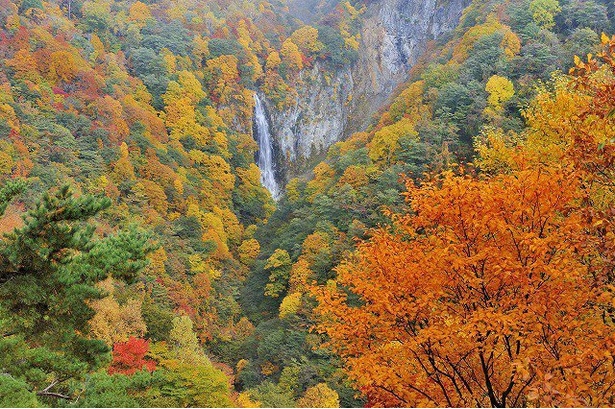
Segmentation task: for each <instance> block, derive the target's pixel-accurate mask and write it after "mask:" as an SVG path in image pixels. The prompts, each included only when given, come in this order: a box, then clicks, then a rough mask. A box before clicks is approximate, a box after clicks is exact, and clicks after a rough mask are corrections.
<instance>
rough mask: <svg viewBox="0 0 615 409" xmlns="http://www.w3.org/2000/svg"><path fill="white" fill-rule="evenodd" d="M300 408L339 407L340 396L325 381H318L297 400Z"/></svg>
mask: <svg viewBox="0 0 615 409" xmlns="http://www.w3.org/2000/svg"><path fill="white" fill-rule="evenodd" d="M297 406H298V407H300V408H339V407H340V397H339V395H338V393H337V392H336V391H334V390H333V389H331V388H329V386H327V384H326V383H319V384H318V385H316V386H312V387H311V388H309V389H308V390H306V391H305V394H304V395H303V396H302V397H301V398H299V400H298V401H297Z"/></svg>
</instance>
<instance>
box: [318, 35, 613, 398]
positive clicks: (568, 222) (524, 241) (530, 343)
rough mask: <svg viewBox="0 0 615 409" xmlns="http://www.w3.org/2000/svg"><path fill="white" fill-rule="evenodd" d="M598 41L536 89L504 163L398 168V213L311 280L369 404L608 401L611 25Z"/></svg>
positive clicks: (334, 344)
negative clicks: (328, 274)
mask: <svg viewBox="0 0 615 409" xmlns="http://www.w3.org/2000/svg"><path fill="white" fill-rule="evenodd" d="M603 43H604V44H605V47H606V50H607V51H606V52H604V53H601V54H599V55H598V57H597V60H596V59H592V58H590V59H589V60H588V62H587V63H584V62H581V61H577V67H576V68H575V69H574V70H573V72H572V73H573V74H574V75H575V77H574V78H573V79H572V82H573V84H574V85H576V86H574V87H570V86H568V87H561V89H559V90H557V91H555V92H554V93H553V94H551V93H548V92H546V91H545V92H544V93H543V94H542V95H540V96H539V97H538V98H537V101H536V102H535V104H534V106H533V107H532V108H531V109H530V110H529V111H528V113H527V118H528V123H529V126H530V128H529V129H528V131H527V132H526V135H525V138H526V139H525V140H524V141H523V142H521V143H520V144H519V145H517V146H515V147H512V148H511V149H510V150H509V151H508V153H507V154H508V155H509V156H508V160H509V165H510V166H509V167H508V168H507V169H505V170H503V171H502V173H500V174H496V175H494V176H492V177H489V178H487V177H485V178H484V179H478V178H475V177H470V176H464V175H462V176H454V175H453V174H452V173H444V174H443V175H440V176H439V177H438V178H435V179H434V180H433V181H430V182H426V183H424V184H423V185H421V186H418V187H417V186H415V185H413V184H412V183H409V184H408V186H407V187H408V193H407V199H408V202H409V204H410V206H411V208H412V210H413V213H411V214H401V215H393V214H392V215H391V217H392V219H393V226H392V227H391V228H388V229H379V230H376V231H374V234H373V237H372V239H371V240H370V241H368V242H365V243H363V244H361V245H360V246H359V248H358V252H357V254H356V255H355V256H354V257H352V258H351V259H350V260H348V262H346V263H345V264H343V265H342V266H341V267H339V268H338V278H337V280H336V281H334V282H333V281H332V282H329V283H328V285H327V286H324V287H320V288H314V289H313V292H314V294H315V295H316V297H317V299H318V301H319V307H318V308H317V310H316V312H317V313H318V314H319V315H320V324H319V326H318V329H319V330H320V331H321V332H323V333H326V334H327V335H328V336H329V337H330V341H329V346H330V347H331V348H333V350H335V351H336V352H337V353H339V354H340V355H341V356H342V358H343V359H344V361H345V369H346V371H347V372H348V374H349V375H350V377H351V378H352V379H353V380H354V381H355V383H356V384H357V386H358V387H360V389H361V390H362V391H363V392H364V393H365V394H366V395H367V397H368V399H369V403H370V404H371V405H374V406H493V407H504V406H517V407H519V406H611V405H613V403H614V402H615V393H614V392H613V390H612V389H613V386H614V385H615V368H614V366H613V362H614V360H615V326H614V325H613V322H614V320H613V317H614V316H615V314H614V311H615V310H614V309H613V307H612V306H613V301H614V297H613V274H612V272H613V270H614V266H615V257H614V255H615V246H614V245H613V243H615V234H614V232H615V229H614V228H613V223H612V221H611V220H612V213H613V208H614V206H613V204H614V202H615V200H614V197H615V194H614V193H615V192H614V189H613V188H614V185H613V183H612V177H611V176H612V172H613V171H612V169H613V167H612V164H613V163H615V162H614V160H615V138H613V129H615V128H614V125H615V121H614V118H613V115H612V114H611V113H612V112H613V111H614V110H615V98H613V95H614V93H613V92H612V91H613V89H615V59H614V58H613V57H614V56H615V38H613V39H608V38H606V37H605V38H603ZM571 99H574V100H577V101H578V103H577V104H574V105H568V104H562V103H561V102H562V101H569V100H571ZM545 152H549V153H550V155H545Z"/></svg>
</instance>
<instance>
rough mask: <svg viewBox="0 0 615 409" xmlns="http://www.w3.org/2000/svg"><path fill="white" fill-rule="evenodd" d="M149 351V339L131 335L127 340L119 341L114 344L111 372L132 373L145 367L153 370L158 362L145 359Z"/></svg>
mask: <svg viewBox="0 0 615 409" xmlns="http://www.w3.org/2000/svg"><path fill="white" fill-rule="evenodd" d="M148 351H149V341H148V340H146V339H139V338H135V337H130V339H129V340H128V341H126V342H118V343H116V344H115V345H113V361H112V362H111V366H110V367H109V374H114V373H120V374H124V375H132V374H134V373H135V372H137V371H140V370H141V369H143V367H145V368H146V369H147V370H148V371H150V372H153V371H154V370H155V369H156V362H154V361H152V360H150V359H145V355H146V354H147V352H148Z"/></svg>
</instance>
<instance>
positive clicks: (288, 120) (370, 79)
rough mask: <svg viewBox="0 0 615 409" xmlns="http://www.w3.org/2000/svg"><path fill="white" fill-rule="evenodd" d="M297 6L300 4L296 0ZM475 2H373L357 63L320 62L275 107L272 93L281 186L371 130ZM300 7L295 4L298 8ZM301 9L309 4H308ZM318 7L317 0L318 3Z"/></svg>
mask: <svg viewBox="0 0 615 409" xmlns="http://www.w3.org/2000/svg"><path fill="white" fill-rule="evenodd" d="M290 3H291V11H292V10H293V9H297V8H299V9H300V10H302V8H300V6H298V5H297V4H296V3H300V2H299V1H294V2H292V1H291V2H290ZM469 3H470V1H469V0H450V1H442V0H427V1H422V0H383V1H376V2H369V3H368V4H367V6H366V8H365V9H364V11H363V15H362V19H361V26H360V29H359V38H360V42H359V46H358V49H357V52H358V57H357V59H356V61H355V62H354V63H353V64H351V65H349V66H345V67H342V68H337V69H336V70H334V71H333V73H331V70H330V69H327V67H324V66H323V63H321V62H316V63H315V64H314V65H313V66H312V67H310V68H307V69H304V70H303V71H302V72H301V73H300V80H299V81H298V84H297V86H296V89H297V96H296V98H295V99H294V102H293V103H292V104H291V105H290V106H287V107H283V108H280V107H277V106H276V104H274V103H273V102H272V101H271V100H270V99H268V98H267V97H266V96H265V97H264V99H263V103H264V104H265V105H266V107H267V111H268V112H269V114H270V117H269V118H270V121H271V124H270V125H268V126H269V127H270V129H271V133H272V136H273V139H274V140H275V143H274V145H275V147H276V150H275V155H274V156H275V159H274V160H275V164H276V166H277V168H278V170H277V173H276V177H277V180H278V183H279V184H280V185H282V186H283V185H284V184H285V183H286V182H287V181H288V180H289V179H290V178H292V177H294V176H297V175H301V174H304V173H305V172H306V171H307V170H308V169H309V168H310V166H312V165H314V163H315V161H317V160H318V158H321V157H322V155H324V153H325V152H326V150H327V148H328V147H329V146H331V145H333V144H334V143H336V142H338V141H340V140H343V139H344V138H346V137H348V136H349V135H350V134H352V133H353V132H357V131H361V130H363V129H365V128H366V127H367V126H368V125H369V124H370V122H371V121H372V117H373V115H374V114H375V113H376V112H378V110H379V109H380V108H381V107H383V106H384V104H385V103H386V102H387V101H388V100H389V99H390V97H391V95H392V94H393V93H394V92H395V89H396V88H397V87H398V86H399V85H401V84H402V83H404V82H405V81H406V80H407V79H408V76H409V73H410V70H411V68H412V67H413V66H414V65H415V64H416V63H417V61H418V60H419V59H420V58H421V56H422V55H423V53H425V52H426V51H427V50H429V47H430V43H431V42H433V41H438V40H439V39H440V38H441V37H443V36H445V35H446V34H447V33H449V32H451V31H452V30H453V29H455V27H456V26H457V24H458V22H459V19H460V17H461V15H462V12H463V10H464V8H465V7H466V6H468V4H469ZM293 6H294V8H293ZM303 7H306V6H305V5H304V6H303ZM312 9H316V4H313V5H312Z"/></svg>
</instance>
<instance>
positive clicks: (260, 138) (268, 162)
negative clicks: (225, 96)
mask: <svg viewBox="0 0 615 409" xmlns="http://www.w3.org/2000/svg"><path fill="white" fill-rule="evenodd" d="M254 102H255V108H254V131H255V133H256V142H258V160H257V161H256V164H257V165H258V167H259V168H260V170H261V183H262V184H263V186H265V187H266V188H267V190H269V192H271V196H273V198H274V199H277V198H278V197H279V195H280V187H279V186H278V182H277V181H276V180H275V162H274V158H273V140H272V139H271V132H270V130H269V122H268V121H267V116H266V114H265V107H264V105H263V103H262V101H261V99H260V98H259V97H258V94H256V93H255V94H254Z"/></svg>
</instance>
